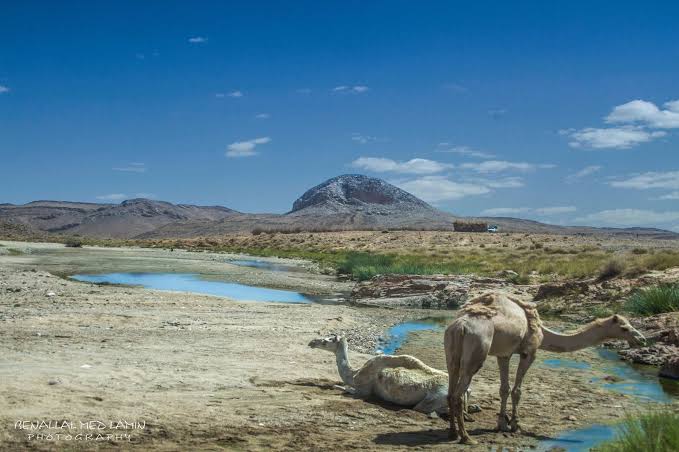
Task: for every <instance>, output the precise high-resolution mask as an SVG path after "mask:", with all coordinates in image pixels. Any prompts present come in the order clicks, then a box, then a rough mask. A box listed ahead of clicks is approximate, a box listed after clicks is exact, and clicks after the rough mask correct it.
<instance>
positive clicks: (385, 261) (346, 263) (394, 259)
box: [337, 252, 481, 281]
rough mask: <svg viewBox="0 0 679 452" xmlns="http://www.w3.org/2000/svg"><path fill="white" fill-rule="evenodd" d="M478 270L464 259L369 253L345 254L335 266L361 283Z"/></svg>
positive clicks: (475, 265) (479, 267) (477, 265)
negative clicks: (381, 277)
mask: <svg viewBox="0 0 679 452" xmlns="http://www.w3.org/2000/svg"><path fill="white" fill-rule="evenodd" d="M480 269H481V266H480V265H479V264H474V263H471V262H467V261H464V260H458V261H456V260H443V261H438V262H432V261H431V259H426V258H423V257H422V256H413V255H395V254H370V253H361V252H350V253H347V254H346V256H345V257H344V259H343V260H342V261H341V262H339V263H338V265H337V271H338V272H339V273H341V274H346V275H351V276H352V278H353V279H356V280H358V281H364V280H367V279H370V278H372V277H373V276H376V275H386V274H396V275H435V274H460V273H473V272H478V271H479V270H480Z"/></svg>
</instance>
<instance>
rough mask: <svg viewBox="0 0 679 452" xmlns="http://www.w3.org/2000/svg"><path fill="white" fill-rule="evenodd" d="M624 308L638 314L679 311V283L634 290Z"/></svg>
mask: <svg viewBox="0 0 679 452" xmlns="http://www.w3.org/2000/svg"><path fill="white" fill-rule="evenodd" d="M625 308H626V310H627V311H629V312H633V313H635V314H639V315H655V314H662V313H663V312H674V311H679V285H677V284H666V285H661V286H655V287H649V288H648V289H642V290H639V291H637V292H635V293H634V294H633V295H632V296H631V297H630V298H629V300H627V304H626V305H625Z"/></svg>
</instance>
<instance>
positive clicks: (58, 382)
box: [47, 380, 61, 386]
mask: <svg viewBox="0 0 679 452" xmlns="http://www.w3.org/2000/svg"><path fill="white" fill-rule="evenodd" d="M60 383H61V381H60V380H47V384H48V385H50V386H54V385H58V384H60Z"/></svg>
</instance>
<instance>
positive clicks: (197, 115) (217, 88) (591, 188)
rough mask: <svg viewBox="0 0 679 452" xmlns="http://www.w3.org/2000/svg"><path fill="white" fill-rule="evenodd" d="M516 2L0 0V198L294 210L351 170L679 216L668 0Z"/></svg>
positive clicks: (550, 204) (537, 201) (678, 67)
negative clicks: (309, 192)
mask: <svg viewBox="0 0 679 452" xmlns="http://www.w3.org/2000/svg"><path fill="white" fill-rule="evenodd" d="M472 3H474V4H472ZM476 3H478V4H476ZM512 3H514V4H510V2H459V3H458V2H452V1H446V2H435V1H431V2H414V1H407V2H406V1H390V2H381V1H373V2H359V1H356V2H352V1H343V2H306V1H299V2H160V1H158V2H124V1H118V2H31V1H21V2H18V1H17V2H4V3H3V7H2V9H3V13H2V15H0V153H1V157H2V159H1V163H0V165H1V166H0V168H1V170H2V171H1V173H0V174H1V177H0V198H1V199H0V202H14V203H23V202H27V201H31V200H35V199H63V200H83V201H109V202H119V201H120V199H122V198H131V197H136V196H144V197H155V198H157V199H162V200H168V201H172V202H184V203H195V204H220V205H225V206H228V207H231V208H235V209H238V210H243V211H248V212H284V211H286V210H288V209H289V208H290V206H291V205H292V202H293V201H294V199H295V198H296V197H297V196H299V195H300V194H301V193H302V192H303V191H304V190H306V189H307V188H309V187H311V186H313V185H315V184H317V183H320V182H322V181H323V180H325V179H327V178H329V177H332V176H336V175H338V174H343V173H363V174H368V175H374V176H378V177H382V178H384V179H386V180H388V181H390V182H393V183H395V184H397V185H399V186H401V187H402V188H405V189H407V190H409V191H411V192H412V193H414V194H416V195H418V196H420V197H422V198H423V199H425V200H427V201H429V202H432V203H433V204H435V205H436V206H437V207H439V208H441V209H443V210H447V211H450V212H453V213H457V214H462V215H479V214H484V215H507V216H518V217H524V218H532V219H538V220H541V221H547V222H552V223H559V224H592V225H601V226H637V225H643V226H657V227H663V228H669V229H674V230H679V152H678V151H679V150H678V149H677V147H678V143H679V138H678V137H677V133H678V131H679V102H677V100H678V99H679V83H678V82H677V80H679V31H677V30H678V29H677V27H676V23H675V21H676V18H677V17H679V5H678V4H677V3H676V2H651V3H644V4H641V3H638V2H619V1H618V2H567V3H566V2H562V4H559V5H553V4H552V2H512Z"/></svg>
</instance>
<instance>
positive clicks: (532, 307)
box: [507, 296, 542, 333]
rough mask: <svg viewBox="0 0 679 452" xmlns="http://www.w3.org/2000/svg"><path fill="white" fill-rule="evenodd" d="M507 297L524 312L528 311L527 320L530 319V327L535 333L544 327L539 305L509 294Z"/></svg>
mask: <svg viewBox="0 0 679 452" xmlns="http://www.w3.org/2000/svg"><path fill="white" fill-rule="evenodd" d="M507 298H508V299H509V300H510V301H512V302H514V303H515V304H516V305H518V306H519V307H520V308H521V309H523V312H525V313H526V320H528V329H529V330H530V331H531V332H533V333H535V332H537V331H539V330H541V328H542V320H540V314H539V313H538V305H537V304H535V303H533V302H531V301H523V300H520V299H518V298H515V297H510V296H507Z"/></svg>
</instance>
